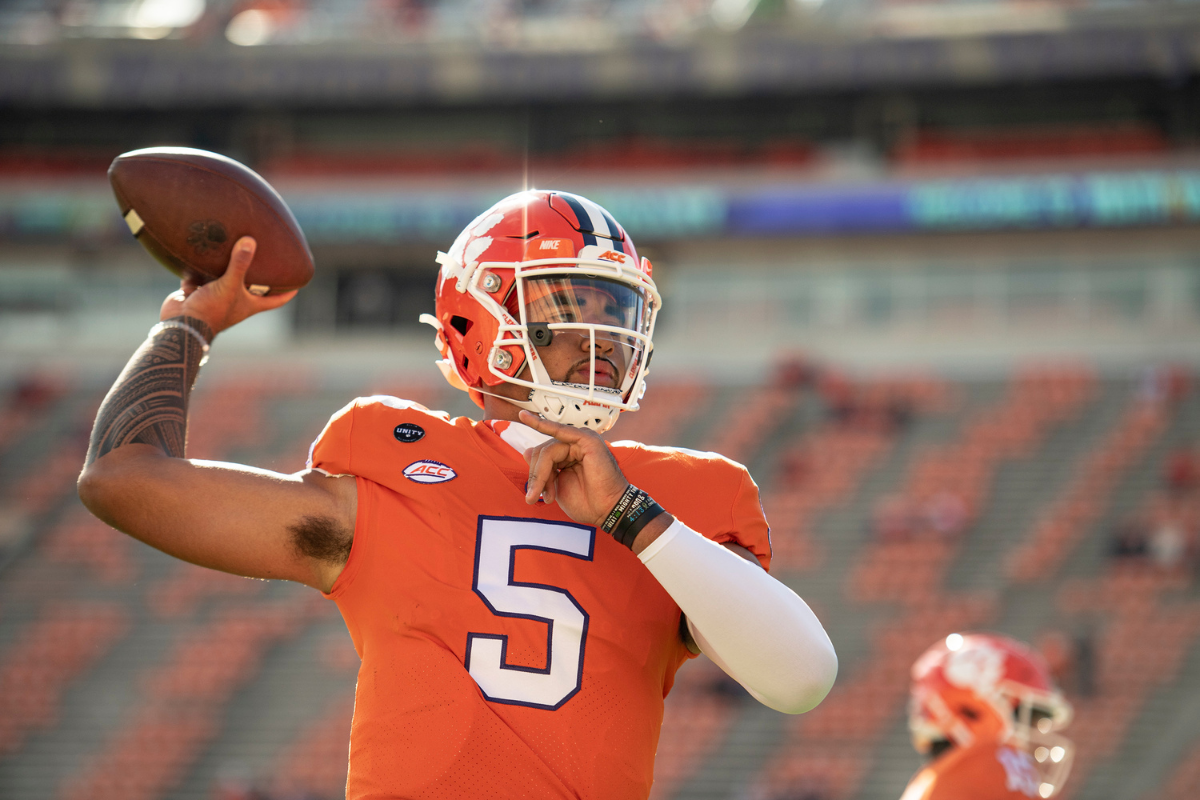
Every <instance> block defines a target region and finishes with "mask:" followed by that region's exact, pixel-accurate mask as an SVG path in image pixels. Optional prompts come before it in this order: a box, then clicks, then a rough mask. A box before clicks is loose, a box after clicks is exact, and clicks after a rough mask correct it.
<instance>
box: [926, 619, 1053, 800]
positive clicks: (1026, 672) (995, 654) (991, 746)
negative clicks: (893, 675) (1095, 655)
mask: <svg viewBox="0 0 1200 800" xmlns="http://www.w3.org/2000/svg"><path fill="white" fill-rule="evenodd" d="M910 703H911V704H910V708H909V718H908V726H909V730H910V731H911V732H912V739H913V746H914V747H915V748H916V749H917V752H919V753H921V754H923V755H925V756H928V757H929V758H930V759H931V761H930V763H929V765H928V766H926V767H925V768H924V769H922V770H921V771H920V772H918V773H917V774H916V776H915V777H913V779H912V781H911V782H910V783H909V785H908V788H907V789H906V790H905V792H904V796H903V798H902V800H967V799H968V798H969V799H970V800H992V799H993V798H995V800H1002V799H1003V800H1017V799H1018V798H1025V797H1051V796H1053V795H1055V794H1057V793H1058V792H1059V791H1061V790H1062V787H1063V784H1064V783H1065V782H1066V779H1067V774H1068V773H1069V772H1070V769H1071V760H1072V756H1073V754H1074V746H1073V745H1072V743H1071V741H1070V740H1069V739H1066V738H1065V737H1063V736H1061V735H1059V734H1058V733H1057V732H1058V731H1060V730H1062V729H1063V728H1065V727H1066V726H1067V724H1068V723H1070V721H1071V713H1072V712H1071V706H1070V704H1069V703H1067V701H1066V700H1064V699H1063V697H1062V695H1061V694H1060V693H1059V691H1058V689H1057V688H1056V687H1055V686H1054V681H1053V680H1052V679H1051V677H1050V670H1049V668H1048V667H1047V666H1046V663H1045V661H1044V660H1043V659H1042V657H1041V656H1040V655H1038V654H1037V653H1036V652H1035V651H1033V650H1032V649H1031V648H1030V647H1028V646H1027V645H1024V644H1022V643H1021V642H1018V641H1015V640H1013V639H1009V638H1007V637H1004V636H998V635H993V634H982V633H973V634H957V633H955V634H951V635H950V636H947V637H946V638H945V639H944V640H943V641H940V642H938V643H937V644H935V645H934V646H933V647H931V648H929V650H927V651H926V652H925V653H924V654H923V655H922V656H921V657H920V658H919V659H917V661H916V663H915V664H913V668H912V696H911V701H910Z"/></svg>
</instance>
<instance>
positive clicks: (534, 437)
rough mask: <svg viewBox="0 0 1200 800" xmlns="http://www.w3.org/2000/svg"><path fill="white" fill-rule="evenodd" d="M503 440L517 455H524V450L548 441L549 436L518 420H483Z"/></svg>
mask: <svg viewBox="0 0 1200 800" xmlns="http://www.w3.org/2000/svg"><path fill="white" fill-rule="evenodd" d="M483 424H485V425H487V426H488V427H489V428H491V429H492V431H494V432H495V433H496V435H497V436H499V437H500V438H501V439H503V440H504V442H505V444H507V445H508V446H509V447H511V448H512V449H513V450H516V451H517V455H519V456H522V457H523V456H524V455H525V451H526V450H528V449H529V448H531V447H537V446H538V445H539V444H542V443H543V442H546V441H548V440H549V439H550V438H551V437H550V436H548V435H546V434H544V433H539V432H538V431H535V430H534V429H533V428H531V427H529V426H528V425H524V424H522V423H520V422H511V421H509V420H506V419H487V420H484V421H483Z"/></svg>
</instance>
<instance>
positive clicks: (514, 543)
mask: <svg viewBox="0 0 1200 800" xmlns="http://www.w3.org/2000/svg"><path fill="white" fill-rule="evenodd" d="M595 541H596V529H595V528H588V527H585V526H583V525H572V524H571V523H568V522H546V521H544V520H536V519H517V518H513V517H480V518H479V534H478V537H477V540H476V543H475V578H474V582H473V584H472V588H473V589H474V590H475V593H476V594H477V595H479V597H480V598H482V599H483V602H484V603H486V604H487V607H488V608H489V609H490V610H491V612H492V613H493V614H495V615H496V616H498V617H516V618H518V619H531V620H536V621H538V622H544V623H546V666H545V667H544V668H538V667H522V666H518V665H515V664H509V663H508V662H507V660H506V651H507V650H508V636H506V635H503V634H498V633H468V634H467V657H466V667H467V672H469V673H470V674H471V677H472V678H474V679H475V682H476V683H478V684H479V688H480V689H482V690H483V696H484V697H486V698H487V699H488V700H491V701H492V702H494V703H509V704H512V705H519V706H532V707H534V708H546V709H551V710H553V709H556V708H558V707H559V706H561V705H562V704H563V703H565V702H567V701H568V700H570V699H571V698H572V697H574V696H575V693H576V692H578V691H579V685H580V681H581V679H582V677H583V649H584V644H585V643H586V641H587V628H588V615H587V612H586V611H584V610H583V607H582V606H580V605H579V603H577V602H576V601H575V598H574V597H572V596H571V593H570V592H568V591H567V590H566V589H560V588H559V587H557V586H547V585H545V584H540V583H518V582H517V581H516V580H514V579H513V569H514V567H513V562H514V560H515V558H516V554H517V551H518V550H541V551H543V552H548V553H562V554H563V555H567V556H571V557H572V558H582V559H585V560H587V561H591V560H592V548H593V546H594V545H595Z"/></svg>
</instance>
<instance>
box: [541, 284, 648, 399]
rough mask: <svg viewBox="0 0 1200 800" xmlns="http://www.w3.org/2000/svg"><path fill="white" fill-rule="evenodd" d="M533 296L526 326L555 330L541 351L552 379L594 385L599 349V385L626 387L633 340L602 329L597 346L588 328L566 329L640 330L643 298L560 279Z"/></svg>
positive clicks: (613, 286)
mask: <svg viewBox="0 0 1200 800" xmlns="http://www.w3.org/2000/svg"><path fill="white" fill-rule="evenodd" d="M531 283H532V282H531ZM530 294H531V295H532V298H533V299H531V300H530V301H529V302H528V303H527V304H526V309H525V319H526V322H535V323H536V322H543V323H549V324H550V325H552V326H554V327H553V328H552V330H553V334H554V336H553V339H552V341H551V343H550V344H549V345H547V346H545V347H539V348H538V355H539V357H540V358H541V359H542V362H543V363H544V364H545V366H546V372H547V373H549V375H550V377H551V378H552V379H553V380H556V381H562V382H564V383H577V384H585V385H586V384H588V383H590V382H591V369H592V359H591V355H592V351H593V348H594V350H595V355H596V358H595V370H596V386H599V387H605V388H609V389H617V388H620V386H621V383H622V381H623V380H624V378H625V370H626V368H627V367H628V365H629V363H630V362H631V360H632V359H633V357H634V346H635V344H634V341H633V340H632V338H631V337H629V336H625V335H623V334H621V333H619V332H617V331H607V330H597V331H595V338H594V345H593V337H592V334H591V332H590V331H589V330H588V329H586V328H570V327H565V326H569V325H588V324H592V325H604V326H611V327H615V328H623V329H626V330H638V329H639V325H640V321H641V320H640V318H641V314H642V309H643V302H642V298H641V296H640V295H639V294H638V293H637V292H635V291H634V290H633V289H630V288H629V287H627V286H622V285H620V284H616V283H612V282H609V281H604V280H598V279H595V280H593V279H583V280H581V279H570V280H566V279H557V278H549V279H543V280H542V281H540V282H539V284H538V285H536V286H534V287H531V292H530ZM560 326H561V327H560Z"/></svg>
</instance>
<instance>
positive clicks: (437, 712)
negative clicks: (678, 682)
mask: <svg viewBox="0 0 1200 800" xmlns="http://www.w3.org/2000/svg"><path fill="white" fill-rule="evenodd" d="M254 247H255V243H254V242H253V240H250V239H243V240H242V241H240V242H239V243H238V245H237V247H235V249H234V255H233V257H232V258H231V261H230V265H229V268H228V270H227V271H226V273H225V274H224V276H222V277H221V278H220V279H218V280H216V281H214V282H212V283H209V284H206V285H204V286H200V287H197V286H194V285H189V284H187V283H186V282H185V284H184V285H183V287H182V288H181V289H180V291H178V292H176V293H174V294H172V295H171V296H169V297H168V298H167V300H166V301H165V302H164V304H163V307H162V313H161V319H162V322H160V323H159V324H158V325H157V326H155V328H153V329H152V331H151V334H150V337H149V338H148V339H147V341H146V342H145V343H144V344H143V345H142V347H141V348H140V349H139V350H138V351H137V353H135V354H134V356H133V358H132V359H131V360H130V362H129V364H128V366H127V367H126V368H125V370H124V371H123V372H122V373H121V375H120V377H118V379H117V382H116V384H115V385H114V386H113V388H112V390H111V391H110V392H109V395H108V397H107V398H106V399H105V401H104V403H103V405H102V406H101V408H100V412H99V414H98V415H97V419H96V425H95V429H94V432H93V435H92V440H91V448H90V450H89V453H88V458H87V464H86V466H85V467H84V471H83V474H82V476H81V478H80V483H79V490H80V496H81V497H82V498H83V501H84V503H85V504H86V505H87V506H88V508H89V509H91V510H92V512H93V513H95V514H96V515H97V516H99V517H100V518H101V519H103V520H104V521H106V522H108V523H109V524H111V525H113V526H114V527H116V528H118V529H120V530H122V531H125V532H126V533H128V534H129V535H131V536H134V537H136V538H138V539H140V540H142V541H144V542H146V543H148V544H150V545H152V546H154V547H157V548H159V549H160V550H163V551H165V552H167V553H170V554H171V555H174V556H176V557H178V558H181V559H184V560H186V561H190V562H192V563H195V564H200V565H202V566H205V567H210V568H213V569H219V570H224V571H226V572H232V573H236V574H238V575H246V576H251V577H258V578H279V579H285V580H293V581H298V582H300V583H304V584H307V585H309V586H312V587H314V588H316V589H318V590H320V591H321V592H323V593H324V594H325V595H326V596H327V597H329V598H331V599H332V600H333V601H334V602H335V603H336V604H337V606H338V608H339V610H340V611H341V613H342V616H343V617H344V618H345V621H346V625H347V627H348V628H349V630H350V634H351V637H352V639H353V641H354V645H355V648H356V649H357V651H358V654H359V656H360V658H361V659H362V665H361V668H360V670H359V674H358V685H357V689H356V695H355V706H354V721H353V726H352V730H351V742H350V769H349V777H348V783H347V789H346V794H347V797H350V798H393V797H403V798H435V797H437V798H456V797H472V798H476V797H496V798H514V797H528V798H614V799H615V798H637V797H646V796H647V795H648V794H649V792H650V787H651V784H652V782H653V766H654V754H655V749H656V747H657V742H658V735H659V729H660V727H661V724H662V712H663V698H664V697H665V696H666V694H667V692H669V691H670V689H671V686H672V682H673V680H674V675H675V672H676V670H677V669H678V668H679V666H680V664H682V663H683V661H684V660H685V659H687V658H688V657H689V656H692V655H695V654H697V653H700V652H703V653H705V654H707V655H708V657H709V658H711V659H712V660H713V661H714V662H716V663H717V664H718V665H720V666H721V667H722V668H723V669H724V670H725V671H726V672H728V673H729V674H730V675H731V676H732V677H733V678H735V679H736V680H738V681H739V682H740V683H741V684H742V685H743V686H745V687H746V689H747V690H748V691H749V692H750V693H751V694H752V695H753V696H754V697H756V698H758V699H759V700H760V701H761V702H763V703H765V704H766V705H768V706H770V707H772V708H775V709H778V710H780V711H784V712H787V713H800V712H804V711H807V710H809V709H811V708H812V707H814V706H815V705H817V703H819V702H820V701H821V700H822V699H823V698H824V697H825V695H826V694H827V693H828V691H829V689H830V688H831V686H832V684H833V680H834V677H835V675H836V672H837V658H836V656H835V654H834V651H833V647H832V645H831V644H830V641H829V638H828V636H827V635H826V633H825V631H824V629H823V628H822V626H821V623H820V622H819V621H818V620H817V618H816V617H815V615H814V614H813V613H812V611H811V610H810V609H809V608H808V606H807V605H806V604H805V602H804V601H803V600H802V599H801V598H800V597H798V596H797V595H796V594H795V593H794V592H793V591H792V590H791V589H789V588H788V587H787V586H785V585H784V584H782V583H780V582H778V581H776V580H775V579H774V578H772V577H771V576H770V575H769V574H768V573H767V569H768V568H769V566H770V559H771V548H770V541H769V533H768V527H767V522H766V520H765V519H764V517H763V512H762V507H761V505H760V503H759V499H758V488H757V486H755V484H754V482H753V480H751V478H750V476H749V474H748V473H747V472H746V470H745V468H744V467H742V466H741V465H740V464H736V463H734V462H732V461H729V460H728V459H725V458H723V457H721V456H720V455H717V454H714V453H698V452H694V451H690V450H681V449H676V448H664V447H647V446H643V445H640V444H637V443H635V442H620V441H618V442H612V443H608V442H606V441H605V440H604V439H602V438H601V434H603V433H605V432H606V431H607V430H608V429H609V428H610V427H612V425H613V424H614V423H615V422H616V420H617V417H618V415H619V414H621V413H622V412H626V411H634V410H636V409H637V407H638V400H639V399H640V398H641V396H642V392H643V391H644V387H645V380H646V375H647V372H648V369H649V366H650V361H651V355H652V353H653V343H652V337H653V333H654V322H655V318H656V317H657V315H658V311H659V308H660V307H661V303H662V301H661V298H660V296H659V293H658V290H657V289H656V287H655V284H654V280H653V278H652V269H651V266H650V264H649V262H648V261H646V260H644V259H640V258H639V257H638V255H637V251H636V250H635V248H634V246H633V242H632V241H631V240H630V238H629V236H628V235H627V234H626V233H625V231H624V230H623V229H622V228H621V226H619V225H618V224H617V223H616V221H615V220H613V218H612V217H611V216H610V215H609V214H608V212H606V211H605V210H604V209H603V208H601V207H600V206H598V205H596V204H595V203H593V202H591V201H589V200H587V199H585V198H582V197H579V196H577V195H572V194H568V193H565V192H544V191H529V192H522V193H520V194H517V195H513V196H511V197H509V198H506V199H505V200H502V201H500V202H499V203H498V204H496V205H495V206H494V207H492V208H491V209H489V210H487V211H485V212H484V213H483V214H482V215H480V216H479V217H478V218H477V219H476V220H475V221H474V222H472V223H471V224H470V225H469V226H468V227H467V228H466V229H465V230H464V231H463V232H462V234H461V235H460V236H459V237H458V239H457V240H456V241H455V242H454V244H453V246H452V247H451V248H450V249H449V251H448V252H447V253H439V254H438V261H439V262H440V264H441V269H440V272H439V275H438V282H437V290H436V313H435V314H433V315H424V316H423V317H422V319H423V320H424V321H426V322H428V323H429V324H430V325H432V326H433V327H434V328H435V330H436V344H437V347H438V350H439V351H440V354H441V360H440V361H439V362H438V367H439V368H440V370H441V371H442V374H443V375H444V376H445V378H446V379H447V380H448V381H449V382H450V383H451V384H452V385H453V386H455V387H457V388H458V389H461V390H463V391H466V392H468V393H470V396H471V398H472V399H473V400H474V401H475V403H476V404H477V405H479V407H480V408H481V409H482V411H483V414H482V417H483V419H482V420H480V421H476V420H471V419H467V418H464V417H460V418H454V419H451V418H450V417H448V416H447V415H445V414H443V413H440V412H436V411H431V410H428V409H426V408H424V407H422V406H420V405H416V404H414V403H411V402H407V401H405V400H402V399H398V398H394V397H366V398H359V399H357V400H355V401H354V402H352V403H350V404H349V405H348V406H346V407H345V408H344V409H342V410H341V411H339V412H338V413H337V414H335V415H334V416H333V418H332V419H331V420H330V421H329V424H328V425H327V426H326V427H325V430H324V431H323V432H322V433H321V435H320V436H319V437H318V438H317V440H316V441H315V442H314V443H313V446H312V449H311V452H310V456H309V463H308V465H307V468H306V469H304V470H302V471H300V472H298V473H296V474H293V475H283V474H277V473H273V472H268V471H265V470H260V469H255V468H253V467H248V466H242V465H238V464H229V463H213V462H203V461H196V460H189V459H187V458H186V457H185V441H186V425H187V402H188V396H189V393H190V391H191V387H192V385H193V383H194V381H195V379H196V375H197V372H198V370H199V366H200V364H201V363H202V359H203V358H204V357H205V356H206V354H207V350H208V346H209V343H210V342H211V340H212V339H213V337H214V336H215V335H216V334H217V333H219V332H221V331H222V330H225V329H227V328H229V327H230V326H232V325H234V324H236V323H238V322H240V321H241V320H243V319H245V318H247V317H249V316H251V315H252V314H255V313H258V312H260V311H264V310H267V309H270V308H274V307H277V306H279V305H281V304H283V303H285V302H287V300H288V299H289V298H290V296H289V295H281V296H279V297H265V298H260V297H255V296H254V295H252V294H250V293H249V292H248V291H247V290H246V289H245V288H244V285H243V283H244V281H243V276H244V275H245V273H246V269H247V268H248V266H249V264H250V262H251V259H252V258H253V253H254Z"/></svg>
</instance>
